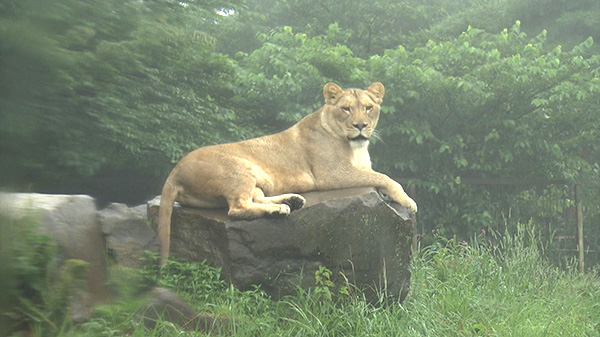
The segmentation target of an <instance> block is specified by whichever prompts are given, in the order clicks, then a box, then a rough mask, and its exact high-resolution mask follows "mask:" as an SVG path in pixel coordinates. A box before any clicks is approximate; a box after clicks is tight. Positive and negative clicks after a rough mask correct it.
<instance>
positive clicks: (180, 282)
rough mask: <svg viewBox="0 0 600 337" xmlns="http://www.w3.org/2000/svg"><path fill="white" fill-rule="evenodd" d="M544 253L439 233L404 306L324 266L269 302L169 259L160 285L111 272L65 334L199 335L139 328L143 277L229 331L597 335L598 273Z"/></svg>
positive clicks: (519, 241)
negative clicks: (97, 302)
mask: <svg viewBox="0 0 600 337" xmlns="http://www.w3.org/2000/svg"><path fill="white" fill-rule="evenodd" d="M542 256H543V251H542V248H541V246H540V244H539V242H538V240H537V239H536V238H535V235H533V232H532V231H527V230H524V229H523V228H522V229H521V230H520V231H519V232H518V233H514V234H512V235H506V236H504V237H503V238H501V239H493V240H488V239H481V238H480V239H479V240H473V242H470V243H469V244H467V243H464V242H463V243H459V242H456V240H444V239H438V240H437V242H436V243H435V244H434V245H432V246H430V247H428V248H425V249H422V250H421V251H420V252H418V253H417V254H415V256H414V260H413V264H412V269H413V278H412V287H411V292H410V294H409V296H408V297H407V299H406V300H405V301H404V303H402V304H398V303H380V304H379V305H372V304H368V303H367V302H366V301H365V300H364V299H363V296H362V294H361V293H360V292H358V291H357V290H356V289H352V288H350V289H348V291H343V292H339V291H338V289H337V288H335V286H334V285H333V284H331V283H328V282H327V279H328V276H327V274H326V273H325V274H324V273H323V272H324V271H323V270H322V271H321V275H319V276H318V277H320V278H321V279H320V281H321V282H320V288H318V289H312V290H300V289H299V290H298V293H297V295H295V296H291V297H286V298H284V299H282V300H279V301H274V300H271V299H270V298H269V297H268V296H266V295H265V294H264V293H263V292H262V291H261V290H260V289H256V290H253V291H246V292H241V291H239V290H236V289H234V288H231V287H227V286H226V285H225V284H223V283H222V282H221V281H219V280H218V278H217V277H216V276H218V274H219V270H218V269H215V268H212V267H210V266H207V265H190V264H185V263H179V262H172V263H171V264H170V265H169V267H168V271H167V272H166V276H165V277H164V278H163V279H162V280H161V281H158V280H156V279H153V272H154V271H155V270H153V269H152V268H149V269H146V270H145V271H144V272H143V273H141V274H140V273H139V272H137V271H131V270H120V269H113V271H112V272H113V276H112V278H113V279H114V280H115V281H114V284H115V285H114V286H115V288H117V289H120V291H122V292H123V293H122V294H121V295H120V296H119V297H118V298H119V300H118V301H117V302H116V303H114V304H111V305H106V306H102V307H99V308H98V309H97V310H96V312H95V314H94V318H93V319H92V320H91V321H90V322H87V323H84V324H81V325H78V326H70V328H69V329H68V331H65V332H63V333H62V334H61V335H62V336H204V335H203V334H201V333H199V332H188V331H183V330H182V329H180V328H178V327H176V326H174V325H173V324H170V323H168V322H160V323H159V324H158V325H157V327H156V328H155V329H153V330H147V329H145V328H144V327H142V326H140V325H138V324H136V323H135V312H136V311H137V310H138V309H139V308H140V306H141V303H142V302H141V301H140V300H139V299H138V297H137V295H136V294H137V293H138V290H139V289H138V290H136V288H137V287H136V286H131V285H130V284H131V283H132V282H134V283H135V284H143V283H145V282H143V281H141V279H144V280H146V281H150V282H162V286H167V287H171V288H173V289H175V290H176V291H177V292H178V293H179V294H180V295H181V296H182V297H183V298H185V299H186V300H187V301H189V302H190V303H192V305H193V306H194V307H195V308H196V309H197V310H198V311H201V312H204V313H209V314H211V315H214V316H216V317H222V318H228V319H229V320H230V328H231V329H233V332H232V333H231V335H234V336H302V337H304V336H344V337H346V336H361V337H365V336H385V337H390V336H527V337H530V336H594V337H597V336H600V279H599V278H598V277H597V272H594V271H590V272H589V273H588V274H586V275H581V274H579V273H577V272H575V270H574V268H573V270H561V269H558V268H556V267H554V266H552V265H550V264H549V263H548V262H547V261H546V260H545V259H544V258H543V257H542ZM163 271H164V270H163ZM128 284H129V286H128ZM330 295H331V296H330ZM34 332H35V331H34ZM42 334H43V333H40V334H39V335H42ZM34 335H35V334H34Z"/></svg>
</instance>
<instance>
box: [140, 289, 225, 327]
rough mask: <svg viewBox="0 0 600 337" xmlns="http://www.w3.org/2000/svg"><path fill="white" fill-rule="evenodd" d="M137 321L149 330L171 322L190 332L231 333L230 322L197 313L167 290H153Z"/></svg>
mask: <svg viewBox="0 0 600 337" xmlns="http://www.w3.org/2000/svg"><path fill="white" fill-rule="evenodd" d="M136 316H137V319H138V321H140V322H141V323H142V324H144V326H145V327H146V328H148V329H149V330H155V329H156V325H157V323H158V322H159V321H160V320H163V321H168V322H171V323H173V324H175V325H177V326H178V327H180V328H183V329H186V330H188V331H201V332H204V333H219V332H228V331H229V328H230V326H229V320H227V319H215V318H214V317H212V316H210V315H204V314H200V313H197V312H196V311H195V310H194V308H192V307H191V306H190V305H189V304H187V303H186V302H185V301H183V300H182V299H181V298H180V297H179V296H177V294H175V293H174V292H172V291H171V290H169V289H165V288H158V287H157V288H152V290H151V291H150V292H149V294H148V298H147V300H146V304H145V305H144V306H143V307H142V309H140V310H139V311H138V312H137V315H136Z"/></svg>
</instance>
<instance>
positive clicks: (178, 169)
mask: <svg viewBox="0 0 600 337" xmlns="http://www.w3.org/2000/svg"><path fill="white" fill-rule="evenodd" d="M384 91H385V89H384V87H383V84H381V83H379V82H377V83H373V84H372V85H371V86H369V88H368V89H367V90H360V89H347V90H342V88H340V87H339V86H338V85H336V84H334V83H327V84H326V85H325V87H324V89H323V96H325V105H324V106H323V107H322V108H321V109H319V110H318V111H317V112H315V113H313V114H310V115H308V116H306V117H304V118H303V119H302V120H301V121H299V122H298V123H296V124H295V125H294V126H292V127H291V128H289V129H287V130H285V131H283V132H280V133H277V134H274V135H269V136H264V137H260V138H255V139H249V140H245V141H241V142H237V143H231V144H222V145H213V146H207V147H201V148H199V149H196V150H194V151H192V152H190V153H189V154H188V155H186V156H185V157H184V158H183V159H181V161H180V162H179V163H178V164H177V165H176V166H175V168H174V169H173V171H171V174H169V177H168V178H167V181H166V182H165V185H164V187H163V190H162V195H161V199H160V209H159V213H158V236H159V241H160V255H161V261H160V262H161V263H164V262H165V261H166V260H167V258H168V256H169V239H170V233H171V213H172V211H173V202H174V201H178V202H179V203H181V204H182V205H186V206H192V207H201V208H217V207H225V206H229V211H228V213H227V214H228V215H229V217H231V218H233V219H254V218H259V217H263V216H285V215H288V214H289V213H290V212H291V211H294V210H297V209H299V208H302V207H303V206H304V201H305V200H304V198H303V197H302V196H301V195H299V194H292V192H295V193H300V192H307V191H314V190H331V189H339V188H349V187H368V186H372V187H375V188H377V189H379V190H380V191H381V192H382V193H384V194H386V195H387V196H388V197H390V198H391V199H392V200H393V201H395V202H397V203H399V204H400V205H402V206H404V207H407V208H409V209H410V211H412V212H416V211H417V204H416V203H415V202H414V201H413V200H412V199H411V198H410V197H409V196H408V195H406V193H405V192H404V190H403V189H402V186H400V184H398V183H397V182H395V181H394V180H392V179H390V178H389V177H388V176H386V175H384V174H381V173H378V172H375V171H373V170H372V169H371V159H370V157H369V152H368V151H367V146H368V145H369V138H370V137H371V135H372V134H373V130H374V129H375V126H376V125H377V121H378V120H379V105H380V104H381V101H382V98H383V94H384Z"/></svg>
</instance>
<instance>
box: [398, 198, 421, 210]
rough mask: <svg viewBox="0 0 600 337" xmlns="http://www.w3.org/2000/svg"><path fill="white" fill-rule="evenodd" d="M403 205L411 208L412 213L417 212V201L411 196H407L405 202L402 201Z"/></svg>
mask: <svg viewBox="0 0 600 337" xmlns="http://www.w3.org/2000/svg"><path fill="white" fill-rule="evenodd" d="M400 205H402V206H403V207H406V208H408V209H409V210H410V212H411V213H417V203H416V202H415V201H414V200H412V199H411V198H408V197H407V198H406V200H404V202H402V203H400Z"/></svg>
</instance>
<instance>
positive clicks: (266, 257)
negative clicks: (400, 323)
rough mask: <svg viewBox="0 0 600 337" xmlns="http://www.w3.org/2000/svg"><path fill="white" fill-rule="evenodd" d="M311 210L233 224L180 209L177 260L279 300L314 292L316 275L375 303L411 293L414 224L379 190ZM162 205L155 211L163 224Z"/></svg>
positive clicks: (317, 195) (336, 195)
mask: <svg viewBox="0 0 600 337" xmlns="http://www.w3.org/2000/svg"><path fill="white" fill-rule="evenodd" d="M304 196H305V197H306V199H307V204H306V205H305V207H304V208H302V209H300V210H297V211H295V212H292V213H291V214H290V215H289V216H287V217H284V218H275V219H273V218H270V219H256V220H251V221H239V220H238V221H233V220H230V219H228V217H227V216H226V210H206V209H196V208H188V207H180V206H176V207H175V208H174V211H173V217H172V225H171V254H172V256H175V257H176V258H179V259H183V260H187V261H197V262H200V261H203V260H208V261H209V262H211V263H213V264H214V265H216V266H220V267H223V275H224V276H225V277H226V278H227V280H228V281H229V282H231V283H232V284H233V285H235V286H236V287H238V288H241V289H244V288H248V287H249V286H250V285H256V284H260V285H261V288H262V289H264V290H265V291H267V292H268V293H269V294H271V295H272V296H274V297H275V298H278V297H280V296H282V295H287V294H292V293H294V292H295V291H296V290H295V289H296V286H297V285H300V286H303V287H304V286H310V285H313V284H314V280H315V271H317V270H318V268H319V267H320V266H325V267H327V268H329V269H330V270H331V271H332V272H333V275H334V277H336V276H337V277H338V278H341V277H340V273H343V275H345V278H347V279H348V280H349V281H350V283H352V284H354V285H356V286H358V287H359V288H364V289H365V290H366V293H367V296H368V297H369V298H370V299H371V300H375V299H376V296H377V291H381V290H384V291H385V292H386V294H387V295H389V296H395V297H399V298H400V299H401V300H402V299H403V298H404V297H405V296H406V294H407V292H408V288H409V285H410V275H411V274H410V253H411V235H412V234H411V233H412V232H411V224H412V222H411V220H410V217H409V215H408V212H407V210H406V209H404V208H402V207H400V206H399V205H397V204H393V205H390V204H388V203H386V202H385V201H384V200H383V199H382V198H381V196H380V195H379V193H377V191H375V190H374V189H372V188H356V189H346V190H336V191H327V192H311V193H306V194H304ZM159 201H160V198H159V197H157V198H155V199H153V200H152V201H150V202H149V203H148V214H149V218H150V219H151V220H153V221H154V222H156V217H157V213H158V205H159Z"/></svg>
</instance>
